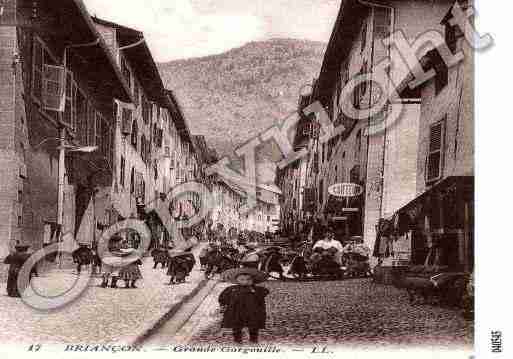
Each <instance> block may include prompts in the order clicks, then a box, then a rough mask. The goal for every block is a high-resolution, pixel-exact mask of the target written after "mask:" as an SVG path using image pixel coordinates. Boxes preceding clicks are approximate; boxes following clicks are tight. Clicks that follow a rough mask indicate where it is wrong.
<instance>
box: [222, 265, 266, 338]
mask: <svg viewBox="0 0 513 359" xmlns="http://www.w3.org/2000/svg"><path fill="white" fill-rule="evenodd" d="M223 277H224V279H225V280H228V281H231V282H233V283H234V284H235V285H232V286H230V287H228V288H226V289H225V290H223V292H221V294H220V295H219V304H220V306H221V307H222V308H223V321H222V324H221V327H222V328H231V329H232V332H233V339H234V341H235V342H236V343H238V344H241V343H242V329H243V328H248V331H249V341H250V342H251V343H258V332H259V330H260V329H264V328H265V321H266V317H267V315H266V308H265V297H266V296H267V295H268V294H269V290H268V289H267V288H264V287H261V286H257V285H255V284H256V283H260V282H263V281H265V280H266V279H267V274H266V273H264V272H261V271H259V270H257V269H254V268H236V269H231V270H228V271H226V272H224V273H223Z"/></svg>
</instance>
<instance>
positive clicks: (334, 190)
mask: <svg viewBox="0 0 513 359" xmlns="http://www.w3.org/2000/svg"><path fill="white" fill-rule="evenodd" d="M328 193H329V194H331V195H332V196H335V197H346V198H348V197H356V196H359V195H361V194H362V193H363V187H362V186H360V185H359V184H356V183H335V184H334V185H331V186H329V188H328Z"/></svg>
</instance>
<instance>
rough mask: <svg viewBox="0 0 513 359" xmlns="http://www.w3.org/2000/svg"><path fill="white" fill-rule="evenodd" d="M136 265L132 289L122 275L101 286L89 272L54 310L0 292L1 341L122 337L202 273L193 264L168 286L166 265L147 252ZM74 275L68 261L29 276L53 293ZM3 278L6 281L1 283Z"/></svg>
mask: <svg viewBox="0 0 513 359" xmlns="http://www.w3.org/2000/svg"><path fill="white" fill-rule="evenodd" d="M200 248H201V247H199V248H198V249H196V250H195V251H198V250H200ZM140 269H141V272H142V276H143V278H142V279H141V280H139V281H138V282H137V288H136V289H132V288H129V289H126V288H124V285H125V284H124V283H123V281H119V283H118V284H119V287H118V288H117V289H114V288H101V287H100V283H101V278H99V277H93V278H92V279H91V282H90V285H89V287H88V288H87V290H86V291H85V292H84V293H83V294H82V295H81V296H80V297H79V298H78V299H77V300H75V301H73V302H71V303H69V304H68V305H66V306H64V307H63V308H60V309H58V310H55V311H52V312H44V311H38V310H35V309H33V308H31V307H29V306H27V305H25V304H24V303H23V302H22V301H21V300H20V299H19V298H11V297H8V296H7V295H0V305H1V306H2V308H3V309H4V310H2V312H1V313H0V327H2V328H3V330H2V331H1V332H0V343H15V344H17V345H25V344H26V345H29V344H33V343H40V344H53V343H63V344H76V343H82V342H91V343H98V344H107V343H112V342H116V343H120V342H125V341H127V340H130V338H132V337H133V336H135V335H137V334H138V333H140V332H141V330H143V329H144V326H146V325H149V324H151V323H152V322H155V321H156V320H159V319H160V318H161V317H162V316H163V315H164V313H166V312H167V311H169V310H170V309H171V308H172V307H173V306H174V305H175V304H176V303H178V302H180V301H181V300H182V298H184V297H185V296H186V295H188V294H189V293H190V292H191V291H192V290H193V289H194V288H195V287H196V286H197V285H198V283H199V282H200V281H201V280H202V279H203V278H204V274H203V272H200V270H199V266H196V267H195V268H194V269H193V270H192V272H191V274H190V276H189V277H188V278H187V280H186V282H185V283H183V284H179V285H173V286H169V285H167V283H168V282H169V277H168V276H167V275H166V269H165V268H164V269H161V267H160V265H159V266H158V268H157V269H153V260H152V258H151V257H148V258H144V260H143V265H142V266H141V268H140ZM76 279H77V275H76V270H75V268H74V266H72V265H71V263H70V262H67V263H65V265H64V266H63V269H58V268H55V269H52V270H50V271H48V272H45V273H41V275H40V276H39V277H36V278H34V279H33V282H32V286H33V288H34V289H35V290H36V291H37V292H39V293H41V294H42V295H46V296H55V295H58V294H59V293H63V292H65V291H66V290H68V289H69V288H70V287H71V285H72V284H73V283H74V281H76ZM1 284H2V286H3V287H5V283H1ZM71 318H72V320H71ZM57 323H58V324H57Z"/></svg>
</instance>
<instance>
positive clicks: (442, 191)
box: [391, 176, 474, 234]
mask: <svg viewBox="0 0 513 359" xmlns="http://www.w3.org/2000/svg"><path fill="white" fill-rule="evenodd" d="M473 201H474V176H451V177H447V178H445V179H443V180H442V181H440V182H439V183H437V184H436V185H434V186H433V187H431V188H430V189H428V190H427V191H426V192H424V193H422V194H421V195H420V196H418V197H417V198H415V199H413V200H412V201H410V202H409V203H408V204H406V205H405V206H404V207H402V208H400V209H399V210H397V211H396V212H395V214H394V216H393V217H392V219H391V221H392V223H393V226H394V231H395V232H396V233H397V234H403V233H405V232H406V231H407V230H408V227H411V226H414V225H415V224H417V223H420V222H422V220H423V218H424V217H425V216H427V217H428V218H429V220H430V227H431V229H441V228H444V229H453V228H463V225H464V223H463V222H464V218H463V217H464V213H463V210H462V208H461V204H462V203H465V202H473Z"/></svg>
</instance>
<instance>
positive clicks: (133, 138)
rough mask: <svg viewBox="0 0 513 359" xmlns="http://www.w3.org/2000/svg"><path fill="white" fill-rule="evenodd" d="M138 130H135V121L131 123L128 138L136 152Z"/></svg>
mask: <svg viewBox="0 0 513 359" xmlns="http://www.w3.org/2000/svg"><path fill="white" fill-rule="evenodd" d="M138 132H139V129H138V128H137V121H135V120H134V121H133V122H132V135H131V137H130V143H131V144H132V146H134V148H135V149H136V150H137V138H138V137H137V136H138Z"/></svg>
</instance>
